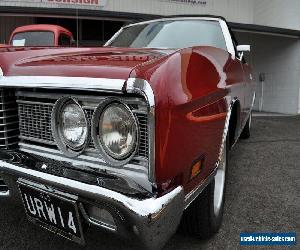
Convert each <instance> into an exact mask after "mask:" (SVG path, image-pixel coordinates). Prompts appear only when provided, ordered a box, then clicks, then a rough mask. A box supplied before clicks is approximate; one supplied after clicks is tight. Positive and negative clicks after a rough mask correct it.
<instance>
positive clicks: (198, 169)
mask: <svg viewBox="0 0 300 250" xmlns="http://www.w3.org/2000/svg"><path fill="white" fill-rule="evenodd" d="M202 165H203V164H202V159H201V160H200V161H198V162H196V164H194V165H193V166H192V171H191V179H193V178H195V177H196V176H197V175H198V174H200V172H201V171H202Z"/></svg>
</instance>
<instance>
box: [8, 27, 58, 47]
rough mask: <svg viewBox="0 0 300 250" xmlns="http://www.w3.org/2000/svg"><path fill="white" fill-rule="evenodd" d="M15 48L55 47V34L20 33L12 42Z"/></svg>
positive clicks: (40, 32) (49, 32)
mask: <svg viewBox="0 0 300 250" xmlns="http://www.w3.org/2000/svg"><path fill="white" fill-rule="evenodd" d="M11 43H12V44H11V45H13V46H54V33H53V32H51V31H30V32H20V33H17V34H15V35H14V37H13V38H12V41H11Z"/></svg>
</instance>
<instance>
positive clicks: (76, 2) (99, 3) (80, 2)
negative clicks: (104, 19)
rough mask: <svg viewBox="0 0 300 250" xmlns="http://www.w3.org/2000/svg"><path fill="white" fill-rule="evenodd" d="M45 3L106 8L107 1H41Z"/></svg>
mask: <svg viewBox="0 0 300 250" xmlns="http://www.w3.org/2000/svg"><path fill="white" fill-rule="evenodd" d="M41 1H42V2H43V3H54V4H65V5H73V6H76V5H77V6H78V5H88V6H99V7H104V6H105V5H106V2H107V0H41Z"/></svg>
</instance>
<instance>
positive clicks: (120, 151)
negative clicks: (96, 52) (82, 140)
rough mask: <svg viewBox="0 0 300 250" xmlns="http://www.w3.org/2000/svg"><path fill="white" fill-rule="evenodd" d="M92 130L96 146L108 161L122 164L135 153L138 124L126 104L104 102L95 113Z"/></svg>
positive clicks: (113, 163)
mask: <svg viewBox="0 0 300 250" xmlns="http://www.w3.org/2000/svg"><path fill="white" fill-rule="evenodd" d="M103 106H104V107H103ZM92 131H93V140H94V143H95V146H96V147H97V148H98V149H100V151H101V153H102V155H103V156H104V159H106V160H107V161H108V163H111V164H112V165H122V164H124V160H125V161H126V160H127V159H128V158H130V157H131V156H133V155H134V151H135V150H136V148H137V142H138V126H137V122H136V118H135V116H134V115H133V113H132V112H131V110H130V109H129V108H128V107H127V106H126V105H124V104H122V103H120V102H113V103H109V104H108V105H103V104H102V105H101V106H100V107H99V108H98V109H97V110H96V112H95V114H94V117H93V129H92Z"/></svg>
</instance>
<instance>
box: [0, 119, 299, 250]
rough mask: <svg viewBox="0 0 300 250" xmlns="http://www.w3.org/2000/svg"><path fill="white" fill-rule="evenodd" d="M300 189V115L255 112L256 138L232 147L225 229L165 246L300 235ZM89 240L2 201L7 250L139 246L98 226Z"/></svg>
mask: <svg viewBox="0 0 300 250" xmlns="http://www.w3.org/2000/svg"><path fill="white" fill-rule="evenodd" d="M299 194H300V117H299V116H298V117H291V116H286V117H255V118H254V119H253V127H252V134H251V138H250V139H249V140H241V141H240V142H239V143H238V144H237V145H236V146H235V148H234V149H233V150H232V151H231V152H230V169H229V176H228V185H227V194H226V203H225V212H224V220H223V225H222V228H221V230H220V232H219V233H218V234H217V235H215V236H214V237H213V238H212V239H210V240H207V241H201V240H198V239H196V238H192V237H189V236H186V235H184V234H181V233H179V232H178V233H176V234H175V235H174V236H173V237H172V238H171V239H170V241H169V242H168V243H167V245H166V246H165V248H164V250H171V249H197V250H198V249H241V248H242V247H240V245H239V234H240V232H291V231H296V232H297V233H298V240H299V233H300V196H299ZM86 241H87V246H86V247H80V246H78V245H77V244H75V243H72V242H69V241H67V240H64V239H62V238H60V237H57V236H55V235H53V234H51V233H49V232H47V231H45V230H44V229H41V228H39V227H36V226H34V225H32V224H31V223H29V222H28V221H27V219H26V216H25V215H24V210H23V208H22V207H16V206H15V204H14V203H10V202H9V203H7V202H3V201H0V249H1V250H2V249H9V250H17V249H18V250H19V249H45V250H48V249H49V250H50V249H51V250H53V249H59V250H75V249H76V250H77V249H80V250H81V249H87V250H92V249H97V250H100V249H105V250H106V249H108V250H109V249H134V248H133V246H132V245H131V243H132V242H128V241H124V240H121V239H119V238H118V237H116V236H114V235H111V234H109V233H103V232H100V233H99V232H97V231H95V230H93V229H89V230H88V232H87V237H86ZM298 247H299V243H298ZM295 248H297V247H295ZM247 249H249V248H247ZM264 249H265V248H264ZM275 249H282V247H280V248H275ZM298 249H299V248H298Z"/></svg>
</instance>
